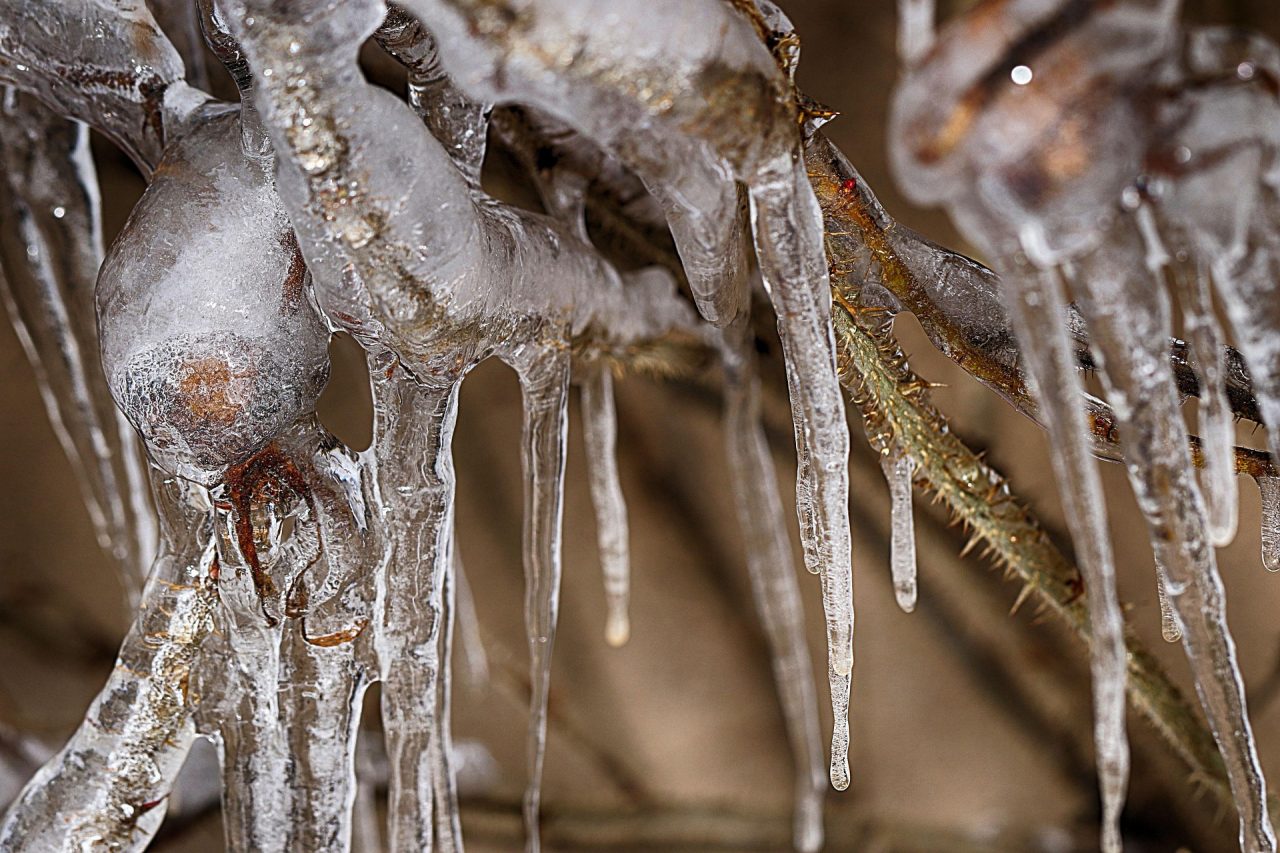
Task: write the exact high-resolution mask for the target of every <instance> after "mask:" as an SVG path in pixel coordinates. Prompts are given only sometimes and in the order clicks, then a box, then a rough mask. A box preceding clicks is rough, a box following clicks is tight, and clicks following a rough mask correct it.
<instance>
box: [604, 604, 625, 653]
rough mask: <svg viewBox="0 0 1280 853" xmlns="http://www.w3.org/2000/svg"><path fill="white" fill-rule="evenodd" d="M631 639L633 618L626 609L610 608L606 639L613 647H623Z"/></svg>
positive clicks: (606, 623) (606, 625)
mask: <svg viewBox="0 0 1280 853" xmlns="http://www.w3.org/2000/svg"><path fill="white" fill-rule="evenodd" d="M630 639H631V618H630V617H629V616H627V611H626V610H624V609H617V610H610V611H609V616H608V619H607V621H606V622H605V627H604V641H605V642H606V643H608V644H609V645H610V646H612V647H613V648H615V649H617V648H621V647H622V646H625V645H626V644H627V641H628V640H630Z"/></svg>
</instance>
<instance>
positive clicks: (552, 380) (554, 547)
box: [516, 350, 570, 853]
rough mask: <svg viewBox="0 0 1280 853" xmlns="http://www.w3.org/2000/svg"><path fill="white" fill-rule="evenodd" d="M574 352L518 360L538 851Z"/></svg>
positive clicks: (531, 837) (531, 807)
mask: <svg viewBox="0 0 1280 853" xmlns="http://www.w3.org/2000/svg"><path fill="white" fill-rule="evenodd" d="M569 363H570V359H569V353H568V352H566V351H556V350H550V351H547V352H542V353H536V354H533V355H531V356H530V357H529V358H528V359H527V360H525V361H523V362H522V363H519V364H517V367H516V369H517V373H518V374H519V376H520V388H521V392H522V394H523V398H524V431H523V439H522V442H521V445H520V460H521V464H522V466H523V469H524V572H525V593H524V620H525V631H526V635H527V639H528V642H529V679H530V684H531V696H530V699H529V732H528V739H527V759H528V764H529V784H528V788H526V790H525V797H524V804H525V805H524V816H525V828H526V832H527V834H528V837H527V841H526V842H525V849H526V851H528V853H537V851H538V850H539V841H538V809H539V805H540V803H541V800H542V765H543V760H544V757H545V753H546V745H547V700H548V698H549V693H550V688H551V652H552V649H553V647H554V645H555V639H556V622H557V620H558V618H559V613H560V574H561V538H562V532H563V531H562V528H563V523H564V463H565V452H566V445H567V436H568V406H569Z"/></svg>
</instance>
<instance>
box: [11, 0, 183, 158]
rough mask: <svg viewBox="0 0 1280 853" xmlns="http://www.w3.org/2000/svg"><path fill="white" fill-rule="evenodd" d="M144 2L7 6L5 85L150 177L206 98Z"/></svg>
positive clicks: (21, 1)
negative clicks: (106, 143) (106, 141)
mask: <svg viewBox="0 0 1280 853" xmlns="http://www.w3.org/2000/svg"><path fill="white" fill-rule="evenodd" d="M183 76H184V69H183V65H182V58H181V57H179V56H178V53H177V51H176V50H174V48H173V45H172V44H170V43H169V40H168V39H167V38H166V37H165V35H164V33H163V32H161V30H160V27H159V25H158V24H156V22H155V19H154V18H152V16H151V12H150V11H149V10H148V9H147V6H146V3H145V2H144V0H67V2H63V1H62V0H57V2H53V0H41V1H40V2H31V0H5V2H3V3H0V81H2V82H4V83H7V84H11V85H13V86H16V87H18V88H19V89H22V90H24V91H27V92H30V93H32V94H33V95H35V96H36V97H38V98H40V100H42V101H44V103H45V104H47V105H48V106H49V108H50V109H52V110H53V111H54V112H56V113H57V114H59V115H61V116H64V117H66V118H73V119H77V120H79V121H82V122H84V123H85V124H88V125H89V126H91V127H94V128H96V129H98V130H100V131H102V133H104V134H106V135H107V136H108V137H110V139H111V140H112V141H113V142H115V143H116V144H117V145H119V146H120V147H121V148H122V149H123V150H124V151H125V152H126V153H128V155H129V156H130V157H131V158H133V161H134V162H135V163H136V164H137V165H138V168H140V169H141V170H142V171H143V173H144V174H150V172H151V171H152V169H154V168H155V166H156V164H157V163H159V162H160V157H161V153H162V152H163V150H164V146H165V143H166V141H167V139H168V137H169V136H170V135H171V131H172V127H170V125H173V124H181V123H183V122H184V121H185V120H186V117H187V116H188V115H189V114H190V113H191V112H192V111H193V110H194V109H196V108H197V107H198V106H199V105H200V104H201V103H202V102H203V101H204V100H205V99H206V98H207V96H205V95H204V94H203V93H200V92H198V91H197V90H195V89H192V88H191V87H190V86H188V85H187V84H186V82H185V81H184V80H183Z"/></svg>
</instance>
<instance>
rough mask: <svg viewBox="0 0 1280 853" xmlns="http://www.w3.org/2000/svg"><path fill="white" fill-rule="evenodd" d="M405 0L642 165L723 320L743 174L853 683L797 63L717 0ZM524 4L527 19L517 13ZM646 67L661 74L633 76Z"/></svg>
mask: <svg viewBox="0 0 1280 853" xmlns="http://www.w3.org/2000/svg"><path fill="white" fill-rule="evenodd" d="M406 5H407V6H408V7H409V8H410V9H412V10H414V11H416V12H418V13H419V14H420V15H421V16H422V17H423V19H424V20H428V21H430V24H431V27H432V30H433V32H435V34H436V36H437V39H438V41H439V44H440V49H441V54H440V58H441V61H442V62H443V64H444V66H445V68H446V70H447V71H449V73H450V75H451V76H452V77H453V78H454V80H455V82H457V84H458V85H459V86H461V87H462V88H463V90H464V91H466V92H468V93H469V94H470V95H471V96H472V97H473V98H475V99H476V100H478V101H489V102H498V101H504V100H517V101H521V102H525V103H529V104H532V105H534V106H536V107H538V108H539V109H540V110H543V111H545V112H546V113H549V114H551V115H553V116H556V117H557V118H559V119H560V120H562V121H565V122H567V123H569V124H570V125H571V126H572V127H573V128H574V129H575V130H577V131H579V132H580V133H582V134H583V135H584V136H586V137H588V138H590V139H592V140H593V141H594V142H596V143H597V144H599V145H600V146H602V147H603V148H604V149H605V150H606V151H608V152H610V153H612V154H614V155H615V156H617V157H618V159H619V160H621V161H622V162H623V163H624V164H626V165H627V166H628V167H630V168H632V169H633V170H634V171H635V172H636V174H637V175H638V176H639V177H640V178H641V180H643V181H644V183H645V185H646V187H647V188H648V189H649V190H650V192H652V193H653V194H654V195H655V196H656V197H657V198H658V199H659V201H660V202H661V203H662V204H663V205H664V209H665V210H666V213H667V221H668V224H669V225H670V227H671V230H672V233H673V235H674V237H675V240H676V245H677V248H678V250H679V252H680V255H681V258H682V260H683V262H684V269H685V272H686V274H687V275H688V278H689V280H690V284H691V286H692V289H693V292H694V295H695V297H696V298H697V300H698V303H699V307H700V308H701V309H702V311H703V313H704V315H705V316H707V317H708V318H709V319H713V320H715V321H716V322H718V323H721V324H724V323H728V322H731V321H732V320H733V319H734V316H736V311H738V310H740V309H741V306H742V305H744V304H745V303H744V301H743V299H742V289H743V287H744V286H745V266H742V267H741V268H739V267H740V265H739V264H738V262H737V260H736V259H737V258H739V257H740V256H741V254H742V252H741V250H740V249H739V248H738V247H739V246H741V245H742V242H743V241H742V231H743V228H742V222H741V218H740V216H739V214H738V210H739V207H740V200H739V197H738V194H737V192H736V190H735V188H734V179H737V180H740V181H742V182H743V183H744V184H745V185H746V187H747V190H748V196H749V198H750V202H751V222H752V225H753V228H752V231H753V236H754V238H755V242H756V254H757V256H758V257H759V259H760V267H761V270H762V271H763V274H764V279H765V283H766V286H767V287H768V288H769V293H770V296H771V298H772V299H773V300H774V306H775V309H776V312H777V316H778V319H779V331H780V333H781V337H782V341H783V347H784V351H785V353H786V357H787V363H788V385H789V388H790V391H791V396H792V409H793V414H794V418H795V432H796V440H797V457H798V461H799V481H798V489H797V505H798V512H799V516H800V521H801V530H802V533H803V535H802V542H803V545H804V550H805V556H806V563H807V565H808V566H809V567H810V568H811V569H812V570H814V571H819V570H820V571H821V572H822V573H823V575H824V580H823V587H824V595H823V597H824V603H825V610H826V613H827V618H828V634H829V641H830V657H831V670H832V681H833V685H832V686H833V687H834V688H836V689H839V683H840V682H842V681H843V680H844V679H845V678H846V677H847V675H848V673H849V670H850V669H851V667H852V655H853V652H852V606H851V603H852V580H851V565H850V553H849V549H850V540H849V524H848V505H847V504H848V474H847V471H846V466H847V461H848V429H847V425H846V424H845V420H844V406H843V401H842V399H841V395H840V391H839V388H838V383H837V382H836V378H835V361H834V342H833V339H832V335H831V331H830V313H829V291H828V289H827V286H826V264H825V259H824V257H823V253H822V227H821V217H820V215H819V212H818V209H817V205H816V203H815V202H814V199H813V192H812V190H811V188H810V187H809V184H808V182H807V180H806V179H805V174H804V168H803V163H802V162H801V157H800V151H799V145H800V140H799V127H800V122H799V117H800V116H799V106H798V104H797V103H796V100H795V98H794V93H793V88H792V84H791V81H790V78H789V76H788V75H787V73H786V72H785V71H784V69H783V68H782V67H780V66H779V64H778V63H777V61H776V60H775V58H774V57H773V55H772V54H770V52H769V51H768V50H767V49H766V48H765V46H764V45H763V44H762V43H761V42H760V40H759V39H758V37H757V34H756V32H755V30H754V29H753V25H752V23H751V21H750V20H748V18H747V17H746V16H742V15H740V14H739V13H738V12H737V11H735V10H733V9H731V8H730V7H729V6H728V5H727V4H722V3H719V2H714V0H708V2H702V0H698V2H696V3H693V4H690V3H688V2H686V0H679V1H678V2H677V0H661V2H657V3H655V2H640V0H628V2H622V3H612V4H609V6H608V8H607V11H606V9H605V8H604V7H601V8H599V9H595V8H594V7H592V8H591V9H590V10H588V12H587V13H585V14H583V13H582V10H581V9H578V8H577V7H575V8H574V10H573V11H572V12H571V11H569V10H568V9H566V8H562V2H561V0H541V1H540V2H537V3H532V4H525V5H522V6H521V7H520V10H519V12H518V13H517V12H516V11H515V9H514V8H507V12H509V13H510V15H511V17H504V16H503V15H501V14H494V13H495V11H496V10H495V9H494V8H493V7H492V4H487V3H478V2H474V0H414V2H410V3H407V4H406ZM498 5H499V6H500V7H506V4H502V3H500V4H498ZM517 19H518V20H519V21H520V25H519V26H512V25H510V22H512V21H515V20H517ZM655 20H663V21H665V22H667V23H668V24H669V26H670V28H671V32H670V33H669V35H668V37H667V39H665V40H664V42H663V43H662V44H661V45H659V46H658V47H659V49H658V50H656V51H650V49H649V48H650V43H649V42H648V41H644V42H637V41H636V40H635V39H634V33H636V32H642V31H644V30H645V29H647V28H649V27H651V26H652V22H653V21H655ZM494 22H497V23H496V24H495V23H494ZM566 39H568V40H571V41H572V43H573V44H575V45H576V46H577V47H576V49H575V51H574V52H573V54H572V55H571V56H569V57H568V59H567V61H568V63H569V68H570V70H569V71H566V69H565V68H564V67H562V65H561V63H560V62H559V60H558V57H559V56H561V53H562V52H561V51H559V50H558V49H557V48H556V45H561V44H564V43H565V40H566ZM511 57H516V58H517V61H511V60H510V58H511ZM710 68H714V71H713V72H712V71H708V70H707V69H710ZM637 78H640V79H645V80H648V81H650V82H651V85H649V86H645V87H636V86H634V85H632V83H633V82H634V81H635V80H636V79H637ZM566 81H569V82H566ZM637 92H641V93H643V94H642V95H637Z"/></svg>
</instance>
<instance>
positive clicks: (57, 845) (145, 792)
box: [0, 470, 218, 853]
mask: <svg viewBox="0 0 1280 853" xmlns="http://www.w3.org/2000/svg"><path fill="white" fill-rule="evenodd" d="M154 473H155V472H154V470H153V474H154ZM158 476H159V475H157V479H156V480H155V491H154V497H155V501H156V506H157V507H158V509H159V513H160V520H161V530H162V534H163V538H162V543H163V545H162V550H161V553H160V554H159V556H158V557H157V560H156V563H155V565H154V566H153V568H152V572H151V578H150V580H149V581H148V583H147V586H146V589H145V590H144V592H143V598H142V604H141V606H140V609H139V611H138V616H137V619H136V621H135V622H134V624H133V627H132V629H131V630H130V631H129V634H128V636H126V637H125V640H124V643H123V644H122V645H121V648H120V656H119V658H118V659H117V661H116V667H115V669H114V670H113V671H112V673H111V676H110V677H109V678H108V680H107V684H106V686H105V687H104V688H103V689H102V691H101V692H100V693H99V694H98V697H97V698H96V699H95V700H94V702H93V705H92V706H91V707H90V708H89V711H88V713H87V714H86V716H85V721H84V723H83V724H82V725H81V726H80V728H79V729H78V730H77V731H76V733H75V734H74V735H72V737H71V740H70V741H69V742H68V743H67V745H66V746H65V747H64V748H63V749H62V751H61V752H60V753H58V755H57V756H55V757H54V758H53V759H52V760H51V761H50V762H49V763H48V764H46V765H45V766H44V767H43V768H41V770H40V771H39V772H38V773H37V774H36V775H35V777H34V778H33V779H32V780H31V781H30V782H28V783H27V786H26V787H25V788H24V789H23V791H22V793H21V794H20V795H19V796H18V798H17V799H16V800H15V801H14V803H13V804H12V806H10V808H9V811H8V813H7V814H6V815H5V817H4V822H3V826H2V827H0V847H3V848H4V849H5V850H13V851H32V853H35V852H36V851H46V850H81V849H94V850H97V849H109V850H117V849H118V850H125V849H130V850H132V849H140V848H141V847H142V846H145V844H146V842H147V840H149V839H150V838H151V837H152V836H153V835H154V834H155V832H156V830H157V829H158V828H159V826H160V822H161V820H162V819H163V817H164V813H165V809H166V807H167V797H168V795H169V791H170V788H171V786H172V785H173V782H174V779H175V778H176V777H177V775H178V770H179V769H180V768H181V766H182V762H183V760H184V759H185V758H186V754H187V751H188V749H190V747H191V743H192V741H193V739H194V737H195V726H194V723H193V722H192V719H191V704H190V703H191V699H192V697H191V696H190V695H189V693H188V685H189V683H190V680H191V675H192V671H193V668H194V666H195V664H196V658H197V656H198V655H199V653H200V648H201V645H202V643H203V642H204V640H205V638H206V637H208V636H209V634H210V632H211V631H212V630H213V618H214V612H215V610H216V609H217V607H218V597H217V592H216V591H215V588H214V586H213V583H212V580H211V577H210V574H211V570H212V568H213V566H214V565H215V557H214V547H213V525H212V519H211V515H210V511H209V505H208V503H207V501H206V500H205V498H204V495H203V493H202V492H203V490H200V489H198V488H196V487H194V486H191V485H189V484H184V483H182V482H181V481H164V482H161V481H160V480H159V479H158Z"/></svg>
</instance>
